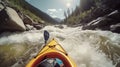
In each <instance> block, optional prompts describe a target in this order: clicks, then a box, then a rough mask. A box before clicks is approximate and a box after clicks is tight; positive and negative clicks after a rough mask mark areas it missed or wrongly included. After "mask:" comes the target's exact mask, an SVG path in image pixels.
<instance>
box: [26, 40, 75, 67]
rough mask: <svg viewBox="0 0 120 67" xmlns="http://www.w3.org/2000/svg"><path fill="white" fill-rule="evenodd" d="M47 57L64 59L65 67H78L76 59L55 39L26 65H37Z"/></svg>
mask: <svg viewBox="0 0 120 67" xmlns="http://www.w3.org/2000/svg"><path fill="white" fill-rule="evenodd" d="M45 58H59V59H60V60H62V61H63V64H64V66H65V67H76V64H75V63H74V61H73V60H72V59H71V58H70V57H69V56H68V54H67V52H66V51H65V50H64V49H63V48H62V46H61V45H60V44H59V43H57V41H56V40H55V39H53V40H51V41H50V42H49V43H48V44H47V45H45V46H44V47H43V48H42V49H41V50H40V52H39V53H38V55H37V56H36V57H34V58H33V59H32V60H31V61H30V62H29V63H28V64H27V65H26V67H37V65H38V64H39V63H40V62H41V61H42V60H44V59H45Z"/></svg>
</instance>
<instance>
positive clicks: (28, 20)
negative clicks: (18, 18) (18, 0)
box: [23, 15, 33, 25]
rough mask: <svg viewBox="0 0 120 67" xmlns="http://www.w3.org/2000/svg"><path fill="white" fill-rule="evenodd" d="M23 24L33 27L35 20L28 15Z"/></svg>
mask: <svg viewBox="0 0 120 67" xmlns="http://www.w3.org/2000/svg"><path fill="white" fill-rule="evenodd" d="M23 22H24V23H25V24H29V25H33V20H32V19H31V18H30V17H29V16H27V15H25V17H24V18H23Z"/></svg>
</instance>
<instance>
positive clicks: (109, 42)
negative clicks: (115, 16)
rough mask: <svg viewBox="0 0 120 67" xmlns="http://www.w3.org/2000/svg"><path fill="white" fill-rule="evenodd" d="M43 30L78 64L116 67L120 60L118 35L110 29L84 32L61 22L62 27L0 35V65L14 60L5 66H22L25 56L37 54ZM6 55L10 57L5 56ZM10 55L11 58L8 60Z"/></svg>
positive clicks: (82, 66) (80, 66)
mask: <svg viewBox="0 0 120 67" xmlns="http://www.w3.org/2000/svg"><path fill="white" fill-rule="evenodd" d="M44 30H48V31H49V32H50V35H51V36H50V38H55V39H56V40H57V41H58V42H59V43H60V44H61V45H62V46H63V48H64V49H65V50H66V51H67V52H68V54H69V55H70V56H71V57H72V58H73V60H74V61H75V62H76V64H77V67H115V66H116V65H117V63H120V52H119V51H120V34H115V33H112V32H109V31H91V30H85V31H83V30H81V27H75V28H72V27H67V26H65V25H64V28H63V29H60V28H57V27H55V26H46V27H45V28H43V29H42V30H33V31H28V32H23V33H4V34H2V35H1V36H0V57H1V58H0V60H1V59H2V60H3V61H4V62H3V63H0V66H5V67H9V66H6V62H7V63H8V62H9V61H11V60H13V62H11V63H9V64H7V65H11V67H24V66H25V65H26V63H27V62H28V61H29V60H28V59H31V58H32V57H33V56H34V55H36V53H37V52H38V51H39V49H40V47H41V45H43V44H44V40H43V31H44ZM5 45H6V46H5ZM14 50H15V51H14ZM8 51H9V52H8ZM13 51H14V52H13ZM6 54H8V55H9V56H7V57H6ZM18 54H19V55H18ZM9 57H11V59H9V60H8V58H9ZM3 58H4V59H3ZM6 59H7V60H6ZM0 62H2V61H0Z"/></svg>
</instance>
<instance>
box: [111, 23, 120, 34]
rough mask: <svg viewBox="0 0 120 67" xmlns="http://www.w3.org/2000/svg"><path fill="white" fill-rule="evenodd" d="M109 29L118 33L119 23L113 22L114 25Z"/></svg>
mask: <svg viewBox="0 0 120 67" xmlns="http://www.w3.org/2000/svg"><path fill="white" fill-rule="evenodd" d="M110 30H111V31H112V32H116V33H120V23H118V24H115V25H111V26H110Z"/></svg>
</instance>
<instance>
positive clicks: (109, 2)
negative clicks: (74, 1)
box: [66, 0, 120, 33]
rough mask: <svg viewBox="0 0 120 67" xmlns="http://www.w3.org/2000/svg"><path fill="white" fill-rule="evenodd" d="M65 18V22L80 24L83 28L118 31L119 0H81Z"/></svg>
mask: <svg viewBox="0 0 120 67" xmlns="http://www.w3.org/2000/svg"><path fill="white" fill-rule="evenodd" d="M66 20H68V21H67V24H72V25H73V24H75V25H77V26H78V25H82V26H83V30H85V29H90V30H95V29H101V30H110V31H113V32H116V33H120V31H119V29H120V0H115V1H113V0H81V1H80V6H77V7H76V10H75V11H74V12H73V13H72V15H70V16H69V17H68V18H67V19H66ZM71 22H72V23H71Z"/></svg>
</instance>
